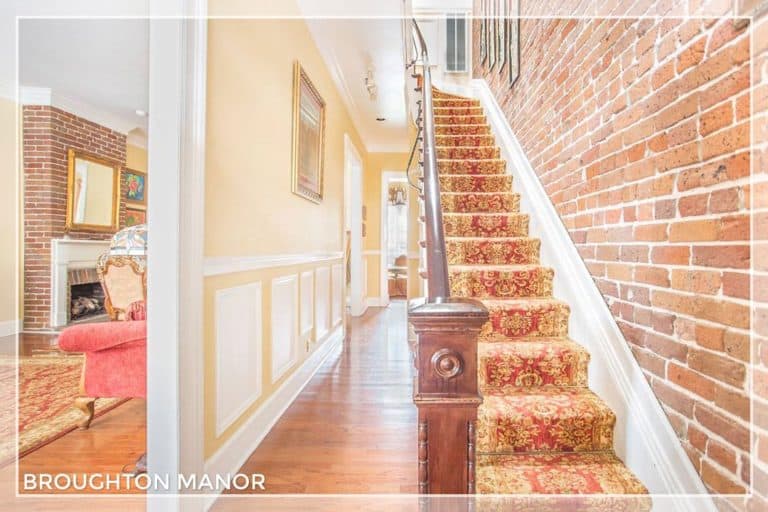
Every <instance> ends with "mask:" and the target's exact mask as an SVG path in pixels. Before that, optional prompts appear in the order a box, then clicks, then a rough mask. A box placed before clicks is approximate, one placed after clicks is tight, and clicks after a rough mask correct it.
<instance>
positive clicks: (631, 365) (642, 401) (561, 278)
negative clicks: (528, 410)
mask: <svg viewBox="0 0 768 512" xmlns="http://www.w3.org/2000/svg"><path fill="white" fill-rule="evenodd" d="M472 89H473V94H471V96H473V97H475V98H478V99H480V101H481V104H482V105H483V107H484V109H485V113H486V116H487V118H488V121H489V123H490V124H491V129H492V131H493V133H494V135H495V136H496V140H497V141H498V143H499V145H500V146H501V152H502V158H504V159H506V160H507V162H508V163H509V165H508V172H510V173H511V174H512V175H513V176H514V180H515V188H516V189H517V190H518V191H519V192H520V193H521V209H522V210H523V211H525V212H527V213H528V214H529V215H530V226H531V232H532V233H535V234H538V235H540V236H541V237H542V238H541V259H542V263H543V264H545V265H548V266H551V267H553V268H554V270H555V293H556V295H557V296H559V297H560V298H562V299H564V300H565V301H566V302H568V303H569V305H570V307H571V321H570V329H569V334H570V336H571V337H572V338H573V339H574V340H575V341H577V342H578V343H580V344H582V345H584V346H585V347H586V348H587V349H588V350H589V351H590V353H591V355H592V362H591V364H590V368H589V370H590V378H589V383H590V387H591V388H592V389H593V390H594V391H595V392H596V393H597V394H598V395H600V396H601V397H602V398H603V399H604V400H605V401H606V402H607V403H608V405H610V406H611V408H612V409H613V410H614V411H615V412H616V413H617V416H618V418H617V424H616V442H615V445H616V451H617V453H618V455H619V456H620V457H621V458H622V459H623V460H624V462H625V463H626V464H627V466H628V467H629V468H630V469H631V470H632V471H633V472H634V473H635V474H636V475H637V476H638V477H639V478H640V480H641V481H642V482H643V483H644V484H645V485H646V486H647V487H648V489H649V490H650V492H651V494H707V490H706V488H705V487H704V484H703V483H702V481H701V478H700V477H699V475H698V474H697V473H696V470H695V469H694V467H693V465H692V464H691V462H690V460H689V459H688V457H687V456H686V454H685V451H684V450H683V448H682V445H681V444H680V441H679V440H678V438H677V436H676V435H675V432H674V431H673V430H672V427H671V425H670V423H669V420H668V419H667V417H666V415H665V414H664V411H663V410H662V408H661V405H660V404H659V402H658V400H657V399H656V396H655V395H654V394H653V391H652V390H651V387H650V385H649V384H648V382H647V381H646V379H645V377H644V376H643V372H642V370H641V369H640V365H639V364H638V363H637V361H636V360H635V358H634V356H633V355H632V352H631V350H630V349H629V346H628V344H627V342H626V341H625V340H624V337H623V335H622V334H621V331H620V330H619V328H618V326H617V325H616V322H615V320H614V318H613V315H612V314H611V312H610V310H609V309H608V306H607V305H606V303H605V301H604V300H603V297H602V295H601V293H600V291H599V290H598V288H597V286H595V283H594V281H593V280H592V277H591V276H590V274H589V271H588V270H587V267H586V265H585V264H584V262H583V260H582V259H581V257H580V255H579V253H578V251H577V249H576V246H575V245H574V243H573V241H572V240H571V238H570V236H569V235H568V231H567V230H566V228H565V226H564V225H563V223H562V221H561V220H560V216H559V215H558V213H557V210H556V209H555V207H554V205H553V204H552V202H551V201H550V199H549V196H548V195H547V193H546V191H545V190H544V187H543V186H542V185H541V182H540V181H539V179H538V176H537V175H536V172H535V171H534V169H533V167H532V166H531V163H530V162H529V161H528V159H527V157H526V155H525V153H524V151H523V149H522V146H521V145H520V143H519V142H518V140H517V139H516V137H515V135H514V134H513V133H512V130H511V128H510V126H509V123H508V122H507V119H506V116H505V115H504V113H503V111H502V110H501V108H500V107H499V104H498V103H497V102H496V99H495V97H494V95H493V93H492V91H491V89H490V88H489V87H488V84H487V83H486V82H485V80H482V79H475V80H473V81H472ZM702 505H704V508H703V510H714V507H713V505H712V502H711V500H709V499H706V500H705V499H702V500H701V501H698V502H696V503H695V504H694V505H691V504H690V502H689V503H686V502H685V500H684V499H682V498H678V499H677V502H676V504H675V510H691V511H693V510H697V511H700V510H702ZM692 507H695V508H692Z"/></svg>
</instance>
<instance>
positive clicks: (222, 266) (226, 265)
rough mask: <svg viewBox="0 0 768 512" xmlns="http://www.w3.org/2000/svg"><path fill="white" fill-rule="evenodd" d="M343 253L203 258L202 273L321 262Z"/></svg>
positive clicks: (241, 270)
mask: <svg viewBox="0 0 768 512" xmlns="http://www.w3.org/2000/svg"><path fill="white" fill-rule="evenodd" d="M343 257H344V253H343V252H341V251H338V252H307V253H298V254H265V255H262V256H221V257H213V258H205V262H204V263H203V275H204V276H205V277H210V276H219V275H224V274H234V273H237V272H248V271H251V270H263V269H267V268H276V267H288V266H293V265H303V264H305V263H322V262H326V261H328V262H330V261H333V260H340V259H342V258H343Z"/></svg>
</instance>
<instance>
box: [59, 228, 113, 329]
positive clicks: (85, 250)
mask: <svg viewBox="0 0 768 512" xmlns="http://www.w3.org/2000/svg"><path fill="white" fill-rule="evenodd" d="M108 249H109V240H73V239H69V238H56V239H53V240H51V326H52V327H56V326H61V325H66V323H67V321H68V318H69V315H68V309H69V304H68V300H67V287H68V286H69V284H68V283H67V271H68V270H70V269H79V268H96V262H97V261H98V259H99V256H101V254H102V253H104V252H106V251H107V250H108Z"/></svg>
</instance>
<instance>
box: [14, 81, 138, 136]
mask: <svg viewBox="0 0 768 512" xmlns="http://www.w3.org/2000/svg"><path fill="white" fill-rule="evenodd" d="M19 102H20V103H21V104H22V105H48V106H51V107H56V108H58V109H61V110H63V111H65V112H69V113H70V114H74V115H76V116H78V117H82V118H84V119H87V120H89V121H92V122H94V123H96V124H100V125H101V126H106V127H107V128H110V129H112V130H114V131H116V132H119V133H123V134H127V133H128V132H129V131H131V130H132V129H134V128H142V129H144V130H146V129H147V119H146V118H141V117H138V116H135V117H132V116H121V115H118V114H115V113H113V112H106V111H105V110H104V109H101V108H99V107H96V106H94V105H91V104H90V103H88V102H87V101H84V100H81V99H79V98H74V97H72V96H66V95H64V94H61V93H58V92H56V91H54V90H52V89H50V88H48V87H30V86H22V87H20V88H19Z"/></svg>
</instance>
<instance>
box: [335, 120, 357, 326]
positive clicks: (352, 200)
mask: <svg viewBox="0 0 768 512" xmlns="http://www.w3.org/2000/svg"><path fill="white" fill-rule="evenodd" d="M344 183H345V187H347V193H346V194H345V197H346V198H347V200H348V201H349V204H345V205H344V208H348V209H349V214H348V215H347V213H346V212H345V215H344V218H345V219H347V218H348V219H349V230H350V240H349V276H350V279H349V310H350V314H351V315H352V316H360V315H362V314H363V312H364V309H365V304H364V302H365V300H364V299H365V297H364V296H363V279H364V277H365V276H363V233H362V225H363V159H362V157H361V156H360V152H359V151H358V150H357V148H356V147H355V144H354V143H353V142H352V138H351V137H350V136H349V134H347V133H345V134H344ZM331 290H333V283H331ZM333 307H334V305H333V304H331V309H333ZM332 323H333V322H332ZM331 327H333V325H331Z"/></svg>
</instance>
